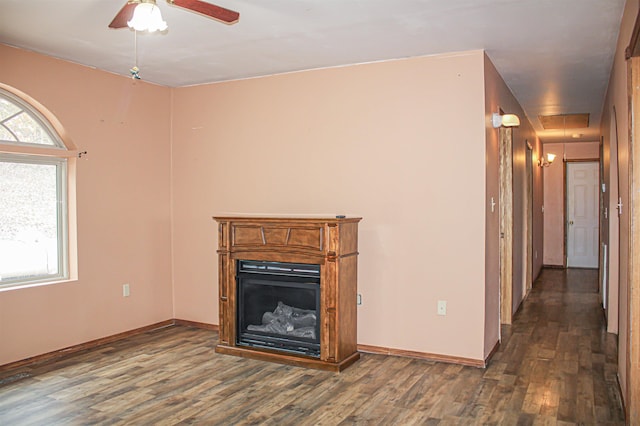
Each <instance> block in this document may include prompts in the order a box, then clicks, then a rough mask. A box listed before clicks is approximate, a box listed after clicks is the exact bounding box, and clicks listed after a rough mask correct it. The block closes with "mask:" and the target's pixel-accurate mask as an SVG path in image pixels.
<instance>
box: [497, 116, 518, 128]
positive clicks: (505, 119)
mask: <svg viewBox="0 0 640 426" xmlns="http://www.w3.org/2000/svg"><path fill="white" fill-rule="evenodd" d="M492 121H493V127H495V128H496V129H497V128H498V127H517V126H519V125H520V119H519V118H518V116H517V115H515V114H504V115H500V114H498V113H493V117H492Z"/></svg>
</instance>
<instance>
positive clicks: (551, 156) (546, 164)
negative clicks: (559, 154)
mask: <svg viewBox="0 0 640 426" xmlns="http://www.w3.org/2000/svg"><path fill="white" fill-rule="evenodd" d="M555 159H556V155H555V154H551V153H547V158H544V155H543V156H542V158H540V159H539V160H538V166H540V167H549V166H550V165H551V163H553V160H555Z"/></svg>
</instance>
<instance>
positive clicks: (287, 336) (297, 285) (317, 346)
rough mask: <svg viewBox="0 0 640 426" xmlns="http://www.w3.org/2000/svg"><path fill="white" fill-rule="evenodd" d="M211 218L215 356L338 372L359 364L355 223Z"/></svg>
mask: <svg viewBox="0 0 640 426" xmlns="http://www.w3.org/2000/svg"><path fill="white" fill-rule="evenodd" d="M214 219H215V220H216V221H217V222H218V292H219V294H218V303H219V305H218V306H219V315H220V318H219V321H220V322H219V334H218V336H219V341H218V344H217V345H216V352H217V353H221V354H227V355H235V356H241V357H246V358H253V359H259V360H266V361H272V362H280V363H285V364H292V365H297V366H302V367H307V368H316V369H320V370H328V371H342V370H343V369H345V368H347V367H348V366H349V365H351V364H353V363H354V362H356V361H357V360H358V359H359V358H360V354H359V353H358V350H357V311H356V308H357V306H356V297H357V270H358V222H359V221H360V218H352V217H344V216H337V217H335V218H326V217H315V218H314V217H304V218H291V217H280V218H274V217H271V218H266V217H251V216H242V217H240V216H234V217H214Z"/></svg>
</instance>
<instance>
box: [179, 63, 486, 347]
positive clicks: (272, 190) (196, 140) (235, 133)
mask: <svg viewBox="0 0 640 426" xmlns="http://www.w3.org/2000/svg"><path fill="white" fill-rule="evenodd" d="M483 61H484V56H483V53H482V52H481V51H476V52H466V53H460V54H451V55H441V56H432V57H422V58H413V59H407V60H397V61H390V62H384V63H375V64H367V65H358V66H350V67H343V68H333V69H325V70H316V71H307V72H300V73H293V74H286V75H278V76H272V77H265V78H256V79H250V80H243V81H233V82H227V83H219V84H210V85H205V86H198V87H189V88H181V89H177V90H175V94H174V104H173V110H174V126H173V141H174V142H173V194H174V227H173V236H174V237H173V240H174V277H175V298H174V301H175V313H176V316H178V317H180V318H186V319H190V320H195V321H202V322H207V323H217V322H218V316H217V315H218V308H217V303H216V297H217V283H216V279H215V277H216V276H217V265H216V257H215V249H216V226H215V223H214V222H213V220H212V219H211V216H213V215H220V214H227V213H251V214H253V213H268V214H327V215H335V214H348V215H357V216H362V217H363V220H362V222H361V223H360V244H359V251H360V256H359V268H358V292H359V293H361V294H362V295H363V304H362V305H361V306H359V308H358V342H359V343H361V344H367V345H375V346H384V347H391V348H397V349H405V350H413V351H421V352H428V353H438V354H445V355H451V356H458V357H465V358H470V359H483V357H484V327H483V323H484V316H485V312H484V310H485V306H484V303H483V300H484V296H485V289H484V277H485V272H484V268H485V261H484V250H485V243H484V233H485V201H486V200H485V184H484V176H485V163H484V161H483V160H484V158H485V142H484V132H485V130H484V129H485V126H486V125H487V123H486V120H485V108H484V102H483V92H484V90H483V84H484V83H483V67H484V63H483ZM461 265H464V267H461ZM438 300H446V301H447V302H448V307H447V316H444V317H443V316H438V315H437V314H436V304H437V301H438Z"/></svg>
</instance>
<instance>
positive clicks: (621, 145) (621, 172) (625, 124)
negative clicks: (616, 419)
mask: <svg viewBox="0 0 640 426" xmlns="http://www.w3.org/2000/svg"><path fill="white" fill-rule="evenodd" d="M638 9H639V5H638V0H627V3H626V5H625V10H624V15H623V17H622V24H621V27H620V34H619V37H618V44H617V49H616V54H615V58H614V63H613V69H612V70H611V79H610V81H609V88H608V90H607V95H606V98H605V103H604V107H603V121H602V132H601V133H602V136H603V137H604V152H605V154H604V158H605V173H606V174H605V181H606V183H607V187H608V188H610V189H613V187H614V186H616V184H618V185H619V186H618V188H619V194H618V195H619V196H620V197H621V198H622V203H623V205H624V206H625V207H627V208H625V207H623V209H622V215H620V216H619V217H616V216H617V211H616V203H617V201H616V198H615V197H614V196H613V195H614V194H610V195H609V197H608V198H609V199H608V200H607V201H608V207H609V212H610V213H611V214H610V215H609V218H610V223H609V229H608V230H609V233H610V234H609V247H610V254H611V255H610V258H611V260H612V261H614V262H615V261H616V260H617V262H615V263H613V264H611V265H610V268H609V270H610V272H614V270H615V269H616V268H618V281H617V282H616V281H613V278H614V276H613V274H612V275H610V280H609V284H610V286H609V287H610V291H611V292H613V293H617V294H618V295H619V298H618V306H617V312H616V306H615V305H613V302H615V298H614V297H611V298H610V300H611V302H612V303H610V304H609V311H608V314H609V315H608V317H609V322H610V323H611V322H612V321H615V319H616V318H615V314H617V324H618V331H619V336H620V338H619V339H618V345H619V346H618V379H619V380H620V386H621V388H622V391H623V392H622V394H623V395H626V394H627V383H626V379H627V377H626V357H627V350H628V349H627V336H628V333H629V330H628V299H627V291H628V276H627V275H628V270H627V266H628V264H629V259H628V256H629V250H628V248H629V235H630V229H629V208H628V206H630V203H629V108H628V98H627V63H626V61H625V57H624V51H625V48H626V47H627V46H628V45H629V41H630V40H631V32H632V30H633V25H634V22H635V19H636V16H637V15H638ZM614 111H615V112H614ZM614 114H615V117H616V120H613V119H612V117H613V116H614ZM616 125H617V126H616ZM616 139H617V141H616ZM616 142H617V144H616ZM616 156H617V168H616V167H615V166H616V161H615V160H616V158H615V157H616ZM616 220H617V221H618V223H617V225H618V226H616ZM618 230H619V241H618V242H617V243H618V244H619V249H618V247H617V246H618V244H616V241H615V237H616V235H615V234H618Z"/></svg>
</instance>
